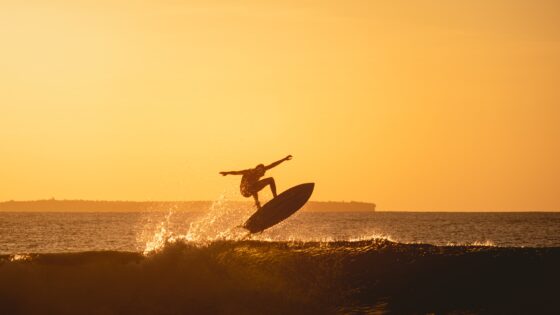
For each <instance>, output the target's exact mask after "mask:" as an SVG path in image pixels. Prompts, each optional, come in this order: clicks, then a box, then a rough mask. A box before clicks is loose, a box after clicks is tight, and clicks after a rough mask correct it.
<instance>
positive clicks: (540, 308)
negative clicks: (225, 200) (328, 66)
mask: <svg viewBox="0 0 560 315" xmlns="http://www.w3.org/2000/svg"><path fill="white" fill-rule="evenodd" d="M250 213H251V210H250V209H234V208H230V207H228V206H227V205H226V204H222V203H220V202H217V203H215V204H213V205H212V207H211V208H210V209H206V210H205V211H197V212H185V211H174V210H173V209H169V211H163V212H135V213H119V212H114V213H107V212H103V213H101V212H100V213H95V212H89V213H80V212H66V213H65V212H54V213H50V212H49V213H44V212H43V213H42V212H29V213H28V212H26V213H23V212H19V213H18V212H7V213H0V314H264V313H268V314H429V313H434V314H529V313H530V314H555V313H556V314H557V313H558V312H559V310H560V307H559V306H560V304H559V303H558V294H557V293H558V290H557V286H558V283H560V272H559V271H558V266H560V213H543V212H535V213H453V212H448V213H441V212H344V211H342V212H305V211H302V212H299V213H296V215H294V216H293V217H291V218H289V219H288V220H286V221H284V222H283V223H281V224H279V225H277V226H275V227H273V228H271V229H269V230H267V231H265V232H263V233H261V234H258V235H254V236H250V237H247V235H246V232H245V231H244V230H243V229H242V228H239V227H238V225H240V224H242V223H243V221H244V220H245V219H246V218H247V217H248V216H249V215H250Z"/></svg>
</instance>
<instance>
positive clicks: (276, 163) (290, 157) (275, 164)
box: [265, 155, 292, 170]
mask: <svg viewBox="0 0 560 315" xmlns="http://www.w3.org/2000/svg"><path fill="white" fill-rule="evenodd" d="M291 159H292V156H291V155H288V156H287V157H285V158H283V159H281V160H278V161H276V162H274V163H272V164H270V165H267V166H265V169H267V170H269V169H271V168H273V167H276V166H278V164H280V163H282V162H284V161H289V160H291Z"/></svg>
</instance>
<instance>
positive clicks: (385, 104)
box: [0, 0, 560, 211]
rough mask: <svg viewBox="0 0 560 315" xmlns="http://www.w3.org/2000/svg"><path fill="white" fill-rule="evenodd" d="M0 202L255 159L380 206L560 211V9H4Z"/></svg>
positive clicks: (231, 190) (116, 192)
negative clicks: (286, 158)
mask: <svg viewBox="0 0 560 315" xmlns="http://www.w3.org/2000/svg"><path fill="white" fill-rule="evenodd" d="M0 41H1V42H2V49H1V50H0V69H1V71H0V126H1V130H2V132H1V133H0V143H1V149H0V200H7V199H16V200H21V199H39V198H50V197H52V196H54V197H56V198H84V199H128V200H199V199H210V200H213V199H216V198H217V197H218V196H220V194H222V193H223V192H224V191H226V194H227V197H228V198H238V197H239V196H238V194H237V187H236V186H237V185H238V180H239V178H238V177H233V176H232V177H225V178H224V177H222V176H219V175H218V172H219V171H222V170H235V169H243V168H248V167H253V166H254V165H256V164H258V163H260V162H263V163H269V162H272V161H274V160H276V159H279V158H282V157H283V156H285V155H286V154H293V155H294V159H293V160H292V161H290V162H286V163H285V164H283V165H281V166H279V167H278V168H277V169H275V170H273V171H271V172H270V173H269V174H270V175H272V176H274V177H275V178H276V179H277V183H278V187H279V189H280V190H284V189H286V188H288V187H290V186H292V185H295V184H298V183H301V182H307V181H315V182H316V183H317V186H316V191H315V194H314V196H313V198H312V199H314V200H360V201H371V202H376V203H377V204H378V206H379V209H382V210H450V211H453V210H479V211H480V210H560V198H559V196H560V163H559V161H560V102H559V100H560V88H559V83H560V78H559V76H560V4H559V2H558V1H528V0H527V1H515V0H513V1H512V0H508V1H448V0H445V1H443V0H442V1H291V2H290V1H278V2H275V3H273V2H266V1H235V2H234V1H191V2H189V1H155V0H154V1H78V0H72V1H56V0H54V1H5V0H4V1H2V2H0Z"/></svg>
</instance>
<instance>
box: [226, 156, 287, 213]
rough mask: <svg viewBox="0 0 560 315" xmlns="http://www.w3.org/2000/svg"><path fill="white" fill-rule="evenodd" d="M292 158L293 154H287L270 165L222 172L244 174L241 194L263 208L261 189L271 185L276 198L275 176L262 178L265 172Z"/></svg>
mask: <svg viewBox="0 0 560 315" xmlns="http://www.w3.org/2000/svg"><path fill="white" fill-rule="evenodd" d="M291 159H292V156H291V155H288V156H286V157H285V158H283V159H281V160H278V161H276V162H274V163H272V164H270V165H267V166H264V164H259V165H257V166H256V167H255V168H250V169H246V170H242V171H230V172H220V174H222V175H223V176H226V175H243V176H242V177H241V186H240V187H239V188H240V190H241V194H242V195H243V197H247V198H248V197H251V196H253V198H254V199H255V205H256V206H257V208H259V209H260V208H261V203H260V202H259V194H258V193H259V191H261V190H262V189H263V188H265V187H266V186H270V190H271V191H272V196H274V197H275V198H276V183H275V182H274V178H272V177H267V178H264V179H260V178H261V177H263V176H264V173H265V172H266V171H267V170H269V169H271V168H273V167H275V166H278V165H279V164H280V163H282V162H284V161H289V160H291Z"/></svg>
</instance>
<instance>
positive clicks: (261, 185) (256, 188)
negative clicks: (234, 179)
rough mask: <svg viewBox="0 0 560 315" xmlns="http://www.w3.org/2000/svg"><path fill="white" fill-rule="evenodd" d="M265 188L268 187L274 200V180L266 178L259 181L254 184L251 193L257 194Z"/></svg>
mask: <svg viewBox="0 0 560 315" xmlns="http://www.w3.org/2000/svg"><path fill="white" fill-rule="evenodd" d="M266 186H270V190H271V191H272V196H274V197H275V198H276V183H275V182H274V178H272V177H268V178H265V179H261V180H259V181H258V182H256V183H255V185H254V186H253V193H257V192H259V191H261V190H262V189H263V188H265V187H266Z"/></svg>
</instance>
